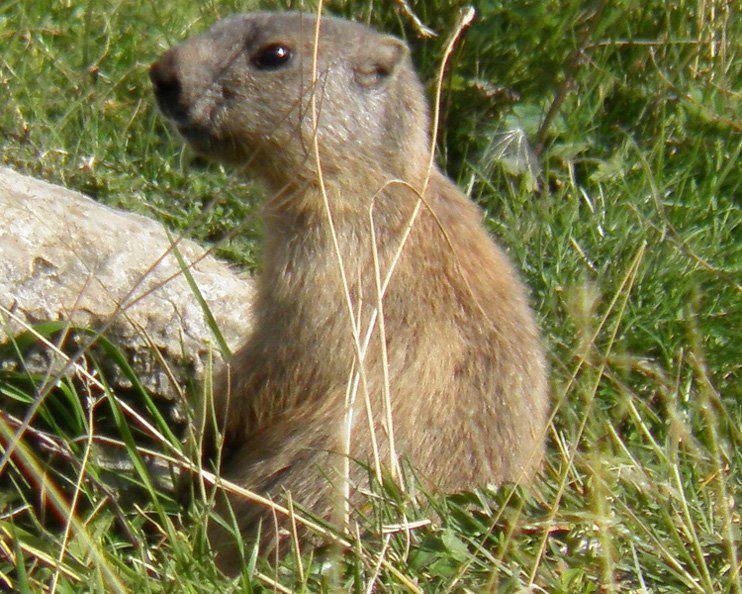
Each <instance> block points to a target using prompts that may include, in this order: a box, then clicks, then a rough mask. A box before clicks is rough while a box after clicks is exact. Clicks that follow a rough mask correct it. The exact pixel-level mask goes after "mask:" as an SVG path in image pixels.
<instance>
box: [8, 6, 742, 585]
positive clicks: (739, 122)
mask: <svg viewBox="0 0 742 594" xmlns="http://www.w3.org/2000/svg"><path fill="white" fill-rule="evenodd" d="M283 5H284V4H282V6H283ZM253 6H256V4H254V3H249V2H243V3H238V2H227V1H224V2H217V1H211V2H203V3H196V2H193V3H183V2H170V1H167V0H166V1H164V2H156V1H154V0H129V1H118V2H103V1H97V0H89V1H86V2H82V1H81V2H75V1H73V0H67V1H59V2H56V1H51V0H40V1H37V2H33V3H31V2H25V1H17V2H7V1H5V2H3V3H2V4H0V50H1V51H0V105H1V106H2V109H0V143H1V145H0V162H1V163H2V164H3V165H5V166H8V167H11V168H13V169H16V170H18V171H20V172H24V173H27V174H31V175H34V176H37V177H40V178H43V179H47V180H50V181H53V182H56V183H60V184H62V185H65V186H67V187H69V188H72V189H75V190H80V191H82V192H85V193H86V194H89V195H91V196H93V197H94V198H95V199H97V200H99V201H101V202H104V203H106V204H110V205H113V206H118V207H122V208H126V209H129V210H134V211H138V212H141V213H144V214H147V215H148V216H151V217H154V218H158V219H160V220H162V221H163V222H164V223H165V224H167V225H168V226H169V227H170V228H171V229H173V230H175V231H183V230H185V229H188V230H189V233H190V234H191V237H193V238H195V239H197V240H199V241H203V242H208V243H216V244H217V245H218V253H219V254H220V255H221V256H222V257H224V258H227V259H229V260H231V261H232V262H234V263H236V264H238V265H240V266H243V267H244V268H245V269H248V270H255V269H257V267H258V264H257V262H258V255H257V247H256V238H258V237H259V234H260V231H259V224H258V223H257V221H254V224H253V223H250V224H248V225H247V229H246V231H245V232H244V233H242V234H241V235H239V236H238V237H237V238H231V237H229V238H227V239H225V237H227V234H228V232H229V231H230V230H231V229H232V228H233V227H234V226H236V225H238V224H242V223H243V222H244V221H245V220H248V221H252V217H253V215H252V213H253V211H254V205H255V204H256V203H257V202H258V201H259V198H260V196H259V192H258V191H257V190H256V188H255V187H253V185H251V184H250V182H249V181H248V180H243V179H240V178H238V177H237V176H235V175H233V174H230V172H228V171H224V170H223V169H222V168H220V167H218V166H215V165H211V164H209V163H206V162H204V161H202V160H200V159H196V158H194V157H193V155H192V154H191V153H189V152H188V151H186V150H183V149H182V146H181V143H180V142H179V141H178V139H177V138H175V136H174V134H172V133H171V132H170V131H169V130H168V128H167V126H166V125H165V123H164V122H163V120H162V118H161V117H160V116H158V114H157V112H156V108H155V105H154V101H153V98H152V94H151V90H150V84H149V81H148V78H147V69H148V67H149V65H150V64H151V63H152V62H153V61H154V60H155V59H156V58H157V57H158V56H159V55H160V54H161V53H162V52H163V51H164V50H165V49H166V48H167V47H169V46H171V45H172V44H174V43H175V42H177V41H178V40H180V39H183V38H185V37H187V36H189V35H193V34H195V33H197V32H200V31H202V30H203V29H205V28H206V27H207V26H208V25H209V24H211V23H213V22H214V21H215V20H217V19H218V18H220V17H221V16H225V15H227V14H230V13H232V12H236V11H240V10H246V9H249V8H252V7H253ZM461 6H463V5H462V4H461V3H457V2H453V1H449V0H432V1H430V2H422V1H419V2H414V1H413V2H411V3H410V7H411V8H412V10H413V11H414V12H415V14H417V15H418V16H419V17H420V19H421V21H422V22H423V23H424V24H425V25H427V26H428V27H430V28H431V29H433V30H434V31H436V32H437V33H438V34H439V35H438V36H437V37H434V38H425V39H423V38H420V37H419V36H418V35H416V29H415V26H414V25H413V23H412V21H411V19H410V18H408V17H407V16H405V15H404V14H403V12H401V11H400V4H398V3H396V2H392V1H391V0H378V1H376V2H370V1H361V0H358V1H350V2H335V3H332V4H330V5H328V7H327V11H328V12H331V13H334V14H340V15H344V16H347V17H349V18H354V19H356V20H361V21H363V22H368V23H370V24H372V25H374V26H376V27H377V28H380V29H382V30H384V31H387V32H389V33H392V34H396V35H399V36H403V37H405V38H406V39H407V40H408V42H409V44H410V45H411V47H412V49H413V58H414V61H415V64H416V66H417V68H418V70H419V72H420V74H421V77H422V78H423V80H424V81H425V82H426V83H429V88H430V90H431V91H432V85H433V83H434V78H435V73H436V70H437V68H438V66H439V63H440V59H441V49H442V47H443V46H444V44H445V41H446V39H447V35H448V33H449V32H450V31H452V30H453V28H454V25H455V22H456V20H457V17H458V10H459V8H460V7H461ZM474 6H475V8H476V10H477V18H476V20H475V21H474V23H473V24H472V25H471V27H469V28H468V29H467V30H466V31H465V32H464V33H463V35H462V37H461V40H460V41H459V43H458V44H457V46H456V50H455V51H454V54H453V55H452V57H451V62H450V65H449V68H448V70H447V74H446V78H445V80H444V87H443V93H442V99H441V104H440V108H441V122H440V129H439V163H440V164H441V166H442V167H444V168H445V169H446V170H447V171H448V173H449V174H450V175H451V177H452V178H453V179H455V180H456V181H457V183H458V184H459V186H460V187H461V188H462V189H464V190H465V191H467V192H469V193H470V195H472V197H473V198H475V199H476V200H477V202H478V203H479V204H480V205H481V206H482V208H483V209H484V210H485V211H486V213H487V224H488V226H489V228H490V229H491V231H492V233H493V234H494V235H495V236H496V237H497V238H498V240H499V241H500V242H501V243H502V245H503V246H504V247H505V248H506V249H507V251H508V253H509V254H510V255H511V257H512V259H513V260H514V261H515V262H516V264H517V265H518V267H519V268H520V270H521V271H522V273H523V276H524V278H525V280H526V281H527V283H528V285H529V287H530V288H531V291H532V303H533V306H534V309H535V310H536V311H537V312H538V315H539V318H540V321H541V325H542V328H543V334H544V341H545V343H546V345H547V347H548V350H549V353H550V362H551V367H552V386H553V391H552V394H553V412H554V414H553V423H552V425H551V429H550V433H549V436H548V439H549V452H548V456H547V460H546V463H545V466H544V471H543V476H542V479H541V480H540V481H539V482H538V484H537V485H536V486H535V487H534V488H533V489H532V490H531V491H530V492H525V491H521V490H516V491H513V490H512V489H508V488H507V487H505V488H503V489H501V490H500V492H498V493H480V494H472V495H470V496H462V497H458V498H456V497H455V498H451V499H449V500H446V501H439V502H438V505H439V506H440V507H441V509H442V510H444V511H443V515H444V521H443V522H442V525H441V526H439V527H436V528H425V529H420V530H418V531H415V533H414V534H413V535H412V536H411V537H408V536H406V535H404V534H400V535H396V536H394V537H393V538H391V539H390V540H389V541H388V543H387V544H386V545H382V544H379V543H376V544H375V543H374V542H373V539H371V540H369V541H364V543H363V544H362V545H361V544H359V545H358V547H356V548H354V549H353V550H351V551H348V552H347V553H344V554H338V556H337V557H336V558H335V562H334V563H332V564H329V565H331V568H330V569H328V564H327V563H322V562H319V561H316V560H314V561H313V560H311V559H310V558H308V557H309V555H305V556H304V560H303V562H302V563H300V562H299V561H298V560H297V559H295V558H289V559H287V560H286V561H285V562H284V563H282V564H281V565H280V566H279V567H278V568H272V567H269V566H262V565H261V564H260V562H257V563H256V564H255V565H254V566H253V565H249V566H248V567H246V570H245V574H246V578H245V579H244V580H243V581H242V582H241V583H240V584H237V585H234V584H232V585H230V583H229V582H228V581H226V580H225V579H224V578H222V577H220V576H219V575H218V573H217V572H216V570H215V569H214V567H213V566H212V564H211V562H210V557H209V554H208V551H207V550H206V543H205V541H204V538H203V534H202V526H203V522H202V521H201V520H202V518H201V517H200V515H199V512H198V510H196V511H191V512H188V513H186V512H184V511H182V510H181V508H180V507H179V506H178V504H177V503H176V502H175V501H174V500H173V499H172V498H171V496H170V495H169V494H168V493H166V492H159V491H158V490H157V489H156V488H155V487H152V485H151V484H149V483H147V479H146V477H141V476H138V475H135V478H134V480H139V481H141V482H142V484H143V491H144V492H146V493H147V496H146V497H145V498H144V499H143V500H142V501H140V502H138V503H137V504H136V505H132V506H130V507H126V506H123V505H119V504H117V503H116V502H115V501H112V500H111V499H110V498H108V497H107V496H106V493H107V491H106V490H105V488H104V485H103V486H102V484H101V480H102V479H101V478H100V474H99V472H98V469H96V468H95V463H94V461H91V460H87V458H85V464H83V465H78V466H75V464H71V467H73V468H75V467H77V468H84V469H85V472H79V473H78V474H77V475H76V474H75V473H74V472H73V473H72V474H71V475H70V474H69V473H68V474H67V475H63V474H60V473H59V470H58V469H54V468H48V467H47V465H46V462H47V461H46V460H45V458H44V457H43V456H39V455H36V454H34V453H32V452H30V451H29V457H30V458H31V462H33V464H31V463H29V469H27V472H30V473H31V474H35V476H37V477H39V476H42V475H44V474H45V473H46V474H47V476H48V477H49V482H50V483H51V484H55V481H56V483H57V484H58V486H59V487H60V489H62V490H64V489H67V491H69V490H70V486H69V485H68V484H66V483H65V481H71V484H72V486H73V487H74V488H72V492H74V493H77V499H76V500H75V502H76V509H77V510H78V513H77V514H76V515H75V518H76V521H75V522H61V523H60V522H56V523H55V522H48V521H46V520H45V518H44V517H42V514H40V513H39V510H38V507H37V506H36V505H35V501H34V500H33V497H30V496H29V494H28V492H29V489H28V488H27V487H28V485H25V484H24V480H23V478H22V475H23V473H20V474H19V473H16V474H14V475H13V477H12V478H9V479H7V480H5V481H4V482H2V487H1V488H2V490H1V491H0V585H5V586H8V585H9V584H12V587H11V589H14V590H15V591H18V592H46V591H56V592H112V591H140V592H213V591H219V592H229V591H235V592H238V591H245V592H251V591H255V592H261V591H274V589H278V590H279V591H282V590H280V588H284V589H285V591H306V592H315V591H332V592H334V591H352V592H367V591H368V592H370V591H374V592H410V591H412V592H414V591H422V592H531V591H533V592H550V593H551V592H553V593H561V592H565V593H588V592H627V593H628V592H631V593H644V592H651V593H655V592H657V593H670V592H673V593H681V592H682V593H685V592H699V593H701V592H720V593H723V592H724V593H725V592H731V593H737V594H740V593H742V510H741V509H740V506H741V505H742V387H741V386H742V377H741V376H742V340H741V339H740V331H741V330H742V176H741V175H740V152H741V151H742V18H741V17H740V9H739V6H736V5H735V3H734V2H723V1H717V0H694V1H690V0H678V1H677V2H664V1H661V0H647V1H645V0H641V1H640V0H621V1H618V0H617V1H595V2H585V1H576V0H575V1H568V0H563V1H554V0H523V1H519V2H512V1H510V0H502V1H482V2H478V3H475V4H474ZM294 7H304V8H306V9H313V8H314V5H312V4H310V3H304V4H301V3H294ZM431 96H432V93H431ZM526 139H527V142H526ZM528 146H530V147H531V148H530V149H529V148H528ZM215 197H218V199H219V202H218V204H217V206H216V207H215V208H213V209H211V210H208V211H206V212H204V205H205V204H207V203H209V202H211V201H212V199H213V198H215ZM0 216H1V215H0ZM0 224H2V222H1V219H0ZM3 352H5V351H3ZM1 364H2V362H1V361H0V393H1V394H2V397H3V398H6V399H7V398H13V399H15V400H18V399H21V395H22V394H27V395H28V394H31V395H32V394H33V387H32V384H33V380H34V378H23V377H18V376H17V375H15V374H9V373H6V372H4V371H2V369H3V367H2V365H1ZM61 385H62V387H61V389H60V390H59V391H58V392H55V393H53V394H51V395H50V396H49V397H48V400H49V402H48V403H45V406H49V407H53V402H54V399H57V400H60V399H61V401H62V402H63V403H64V402H72V401H76V400H77V399H78V398H79V399H83V400H84V395H82V394H81V393H80V392H79V388H78V387H77V386H76V385H75V384H74V383H73V382H62V384H61ZM30 386H31V387H30ZM0 408H2V407H0ZM42 408H43V407H42ZM70 410H79V417H75V413H71V417H72V418H71V419H70V422H69V423H66V424H64V426H61V425H60V427H58V437H59V438H60V439H62V440H63V441H64V442H65V443H67V444H68V446H69V451H70V452H71V455H72V456H73V457H75V456H76V457H77V458H78V461H81V460H83V458H84V456H85V453H86V452H87V451H88V450H86V448H85V447H84V446H85V444H86V443H87V442H88V441H89V442H91V443H93V442H94V439H92V437H91V435H90V432H91V429H90V427H91V425H90V424H89V423H88V422H87V419H86V416H85V413H84V409H83V407H77V408H75V407H74V406H73V407H70ZM71 427H76V429H71ZM81 437H82V438H83V439H80V438H81ZM86 438H90V439H86ZM122 440H124V441H126V440H125V439H124V438H123V437H122ZM130 447H131V446H130ZM132 457H133V458H136V454H135V452H134V451H133V448H132ZM3 472H5V473H6V474H8V475H9V474H10V467H6V468H4V469H2V470H0V473H3ZM75 485H76V486H75ZM50 493H51V494H50V495H49V496H50V497H53V496H54V494H53V489H51V491H50ZM472 502H476V503H477V504H478V511H477V512H476V513H473V512H471V511H468V508H466V507H465V504H471V503H472ZM179 514H180V515H179ZM188 514H190V515H188ZM201 515H202V514H201ZM184 517H185V519H186V521H185V522H182V521H181V520H183V519H184ZM410 538H411V540H409V539H410ZM382 560H383V563H382ZM9 587H10V586H9Z"/></svg>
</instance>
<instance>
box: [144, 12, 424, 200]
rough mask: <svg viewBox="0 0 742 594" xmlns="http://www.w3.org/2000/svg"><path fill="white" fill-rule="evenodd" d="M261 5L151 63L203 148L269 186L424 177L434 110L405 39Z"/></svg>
mask: <svg viewBox="0 0 742 594" xmlns="http://www.w3.org/2000/svg"><path fill="white" fill-rule="evenodd" d="M316 22H317V21H316V17H315V16H313V15H310V14H306V13H268V12H258V13H250V14H240V15H235V16H232V17H229V18H227V19H224V20H223V21H220V22H218V23H217V24H216V25H214V26H213V27H212V28H211V29H209V30H208V31H206V32H205V33H204V34H202V35H200V36H198V37H195V38H193V39H190V40H187V41H185V42H184V43H182V44H181V45H178V46H176V47H175V48H173V49H171V50H170V51H168V52H167V53H166V54H164V55H163V56H162V57H161V58H160V59H159V60H158V61H157V62H155V64H153V66H152V68H151V69H150V78H151V79H152V82H153V84H154V88H155V94H156V96H157V102H158V104H159V107H160V109H161V110H162V112H163V113H164V114H165V116H166V117H167V118H168V119H170V120H171V121H172V122H174V123H175V125H176V126H177V128H178V130H179V131H180V133H181V134H182V135H183V137H184V138H185V139H186V140H187V141H188V142H189V144H190V145H191V146H192V147H193V148H194V149H195V150H196V151H197V152H199V153H201V154H204V155H206V156H210V157H213V158H216V159H218V160H220V161H223V162H226V163H230V164H235V165H238V166H240V167H242V168H244V169H245V170H246V171H247V172H248V173H249V174H250V175H252V176H254V177H257V178H261V179H262V180H263V181H265V182H267V183H268V184H269V185H270V186H273V187H275V188H280V187H283V186H285V185H287V184H290V183H291V182H293V181H296V180H300V179H305V180H309V181H316V175H317V167H316V162H317V160H316V155H315V152H314V148H313V147H314V140H315V135H316V139H317V145H318V147H319V156H320V162H321V167H322V172H323V175H324V176H325V178H326V179H333V176H335V177H337V178H338V179H340V178H343V177H344V178H346V179H355V180H361V179H375V178H380V179H403V180H404V181H408V182H413V181H416V180H417V179H419V177H420V175H421V170H422V169H424V164H425V163H427V154H426V153H427V150H428V149H429V145H428V137H429V132H428V125H429V124H428V116H427V108H426V103H425V99H424V94H423V90H422V87H421V85H420V83H419V81H418V79H417V77H416V75H415V73H414V71H413V69H412V66H411V64H410V60H409V51H408V49H407V46H406V45H405V44H404V43H403V42H402V41H400V40H399V39H396V38H394V37H390V36H387V35H382V34H379V33H377V32H375V31H372V30H371V29H368V28H367V27H364V26H362V25H358V24H354V23H351V22H348V21H344V20H340V19H334V18H329V17H322V18H321V21H320V33H319V42H318V43H316V35H315V27H316Z"/></svg>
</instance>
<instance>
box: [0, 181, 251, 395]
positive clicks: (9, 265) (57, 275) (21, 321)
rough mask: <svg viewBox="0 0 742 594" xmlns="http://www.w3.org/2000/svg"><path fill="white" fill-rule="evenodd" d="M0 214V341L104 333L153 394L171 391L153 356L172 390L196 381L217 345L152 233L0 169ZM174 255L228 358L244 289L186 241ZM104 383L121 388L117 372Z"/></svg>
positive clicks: (130, 218)
mask: <svg viewBox="0 0 742 594" xmlns="http://www.w3.org/2000/svg"><path fill="white" fill-rule="evenodd" d="M0 212H2V221H3V222H2V225H0V343H7V342H8V340H9V338H10V336H11V335H17V334H18V333H19V332H23V331H25V330H27V329H28V327H29V326H30V325H33V324H37V323H39V322H46V321H64V322H68V323H69V324H70V325H71V326H73V327H82V328H89V329H93V330H96V331H97V330H101V329H105V336H106V337H107V338H108V339H109V340H110V341H111V342H113V343H114V344H115V345H116V346H117V347H118V348H119V349H120V350H121V351H122V352H124V354H125V356H126V358H127V360H128V361H129V363H130V365H132V367H133V368H134V370H135V372H136V374H137V376H138V377H139V379H140V381H141V382H142V383H143V384H144V386H145V387H146V388H147V389H148V390H149V391H151V392H152V393H153V394H155V395H158V396H161V397H164V398H167V399H173V398H174V396H175V395H176V394H177V393H178V391H179V388H178V386H175V385H173V382H172V380H171V379H170V377H169V375H168V373H166V371H165V369H166V368H165V366H164V365H163V363H162V361H160V360H159V357H160V356H161V357H162V359H163V361H164V362H165V364H166V365H167V368H169V369H171V370H172V371H173V373H174V377H175V380H176V383H177V384H180V386H181V387H182V386H183V385H185V383H186V381H187V379H188V378H187V374H188V373H191V374H193V375H195V376H196V377H199V378H200V377H202V376H203V374H204V370H205V365H206V363H207V361H208V359H209V355H210V352H211V353H213V354H215V355H218V353H219V348H218V343H217V341H216V340H215V337H214V335H213V334H212V331H211V329H210V327H209V325H208V323H207V320H206V316H205V314H204V311H203V308H202V307H201V305H200V304H199V301H198V299H197V297H196V295H195V293H194V291H193V290H192V289H191V287H190V286H189V283H188V281H187V279H186V277H185V275H184V274H183V271H182V269H181V266H180V265H179V263H178V261H177V259H176V257H175V256H174V255H173V253H172V250H173V247H172V245H173V242H172V241H171V239H170V238H169V237H168V234H167V233H166V231H165V229H164V228H163V227H162V225H160V224H159V223H157V222H155V221H152V220H149V219H147V218H145V217H143V216H139V215H136V214H131V213H126V212H122V211H119V210H116V209H113V208H109V207H106V206H103V205H101V204H98V203H96V202H94V201H93V200H91V199H90V198H87V197H86V196H84V195H82V194H79V193H77V192H72V191H70V190H67V189H64V188H61V187H59V186H55V185H52V184H49V183H46V182H42V181H39V180H36V179H33V178H30V177H26V176H23V175H19V174H18V173H15V172H13V171H11V170H9V169H3V168H0ZM176 247H177V250H178V252H179V253H180V254H181V255H182V257H183V260H184V261H185V262H186V263H187V264H188V266H189V270H190V273H191V275H192V277H193V280H194V281H195V283H196V285H197V286H198V289H199V291H200V293H201V295H202V296H203V298H204V300H205V301H206V303H207V304H208V307H209V309H210V311H211V313H212V314H213V316H214V319H215V320H216V323H217V325H218V327H219V328H220V330H221V333H222V335H223V336H224V338H225V340H226V343H227V344H228V345H229V347H230V349H232V350H234V349H235V348H236V347H237V346H239V344H240V342H241V341H242V340H243V338H244V336H245V335H246V333H247V332H248V330H249V327H250V307H249V306H250V303H251V301H252V298H253V286H252V283H251V281H250V280H245V279H243V278H240V277H239V276H238V275H236V274H235V273H234V272H233V271H231V270H230V269H229V267H228V266H227V265H225V264H223V263H221V262H219V261H218V260H216V259H215V258H214V257H212V256H210V255H208V254H206V252H205V250H204V248H202V247H200V246H198V245H197V244H195V243H194V242H192V241H188V240H184V239H181V240H177V243H176ZM79 336H80V335H79V333H78V338H79ZM77 348H79V347H77ZM67 350H68V352H69V350H70V349H69V348H68V349H67ZM52 359H55V357H53V356H50V355H49V353H48V352H47V353H46V354H45V356H42V357H35V358H32V359H31V360H30V361H29V360H26V361H25V365H26V366H28V365H32V367H33V366H38V367H40V368H39V369H33V368H32V369H30V371H31V372H38V373H44V372H47V370H48V366H49V365H50V362H51V360H52ZM9 364H10V363H9V362H8V361H0V365H4V366H6V367H7V366H8V365H9ZM54 365H56V366H58V367H59V366H60V358H58V357H56V363H54ZM61 366H63V360H62V364H61ZM109 382H113V384H114V386H116V385H117V384H118V385H119V386H121V387H127V386H128V380H127V379H126V378H125V377H124V376H123V374H121V373H119V374H118V375H116V376H115V377H114V378H109Z"/></svg>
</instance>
